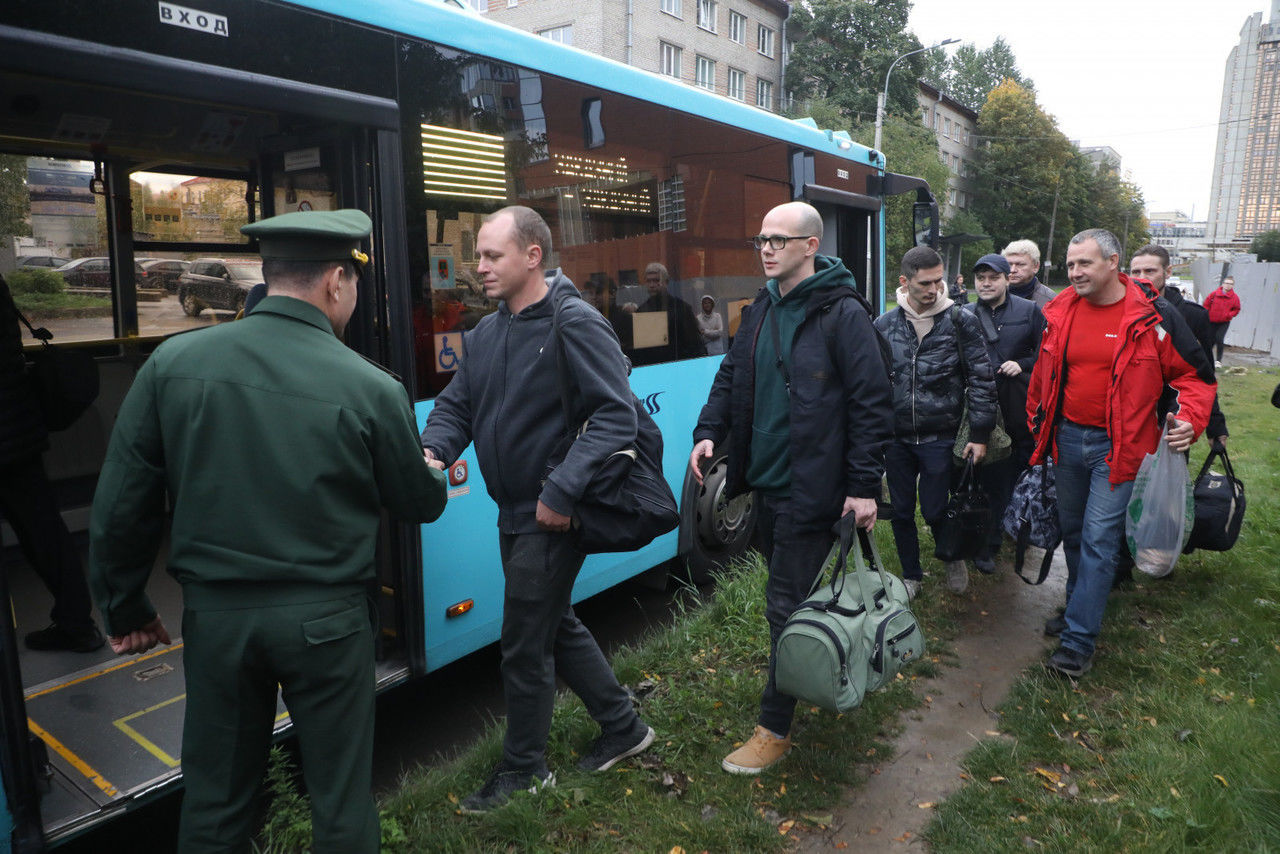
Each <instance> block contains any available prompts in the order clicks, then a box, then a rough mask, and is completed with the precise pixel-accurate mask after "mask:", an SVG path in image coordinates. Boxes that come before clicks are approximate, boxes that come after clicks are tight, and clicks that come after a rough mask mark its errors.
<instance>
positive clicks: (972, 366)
mask: <svg viewBox="0 0 1280 854" xmlns="http://www.w3.org/2000/svg"><path fill="white" fill-rule="evenodd" d="M943 275H944V274H943V270H942V258H941V257H940V256H939V255H938V253H937V252H935V251H934V250H932V249H930V248H929V247H928V246H917V247H915V248H914V249H910V250H908V251H907V254H906V255H904V256H902V274H901V275H900V276H899V277H898V282H899V285H900V287H899V288H898V307H897V308H896V309H894V310H893V311H889V312H886V313H884V314H882V315H880V317H878V318H876V324H875V325H876V329H878V330H880V334H882V335H883V336H884V337H885V338H886V339H887V340H888V342H889V347H890V349H891V350H892V352H893V366H892V368H893V409H894V421H895V433H896V438H895V441H893V442H892V443H890V445H889V449H888V451H887V452H886V454H885V471H886V474H887V475H888V480H889V500H890V501H891V502H893V539H894V543H895V545H896V546H897V548H898V558H899V560H900V561H901V562H902V577H903V579H904V580H905V581H906V582H907V589H908V590H909V591H910V592H911V593H912V595H915V593H916V592H917V591H919V589H920V582H921V580H922V579H923V577H924V572H923V570H922V569H921V567H920V540H919V536H918V534H917V532H916V522H915V516H916V483H917V481H919V489H920V514H921V515H922V516H924V520H925V521H926V522H928V523H929V525H930V526H931V527H932V526H933V525H934V524H936V523H937V521H938V520H939V519H940V518H942V514H943V513H944V512H945V511H946V508H947V498H948V491H949V485H950V482H951V456H952V454H951V447H952V445H953V444H954V443H955V440H956V433H957V431H958V430H959V428H960V417H961V414H962V413H963V412H964V407H965V403H966V401H967V403H968V405H969V443H968V444H967V445H966V446H965V449H964V450H965V455H966V456H970V455H972V457H973V459H974V462H975V463H980V462H982V458H983V456H985V454H986V451H987V438H988V437H989V436H990V435H991V430H992V428H993V427H995V424H996V387H995V381H994V380H993V378H992V371H991V360H990V359H989V358H988V357H987V348H986V345H985V344H984V343H983V339H982V332H981V330H980V329H979V328H978V321H977V319H975V318H974V316H973V315H972V314H969V313H968V312H965V311H963V310H961V308H960V306H958V305H956V304H955V303H953V302H952V301H951V298H950V297H948V296H946V295H945V294H943V293H942V288H941V287H940V286H941V284H942V279H943ZM957 335H958V336H959V337H958V338H957ZM961 349H963V352H964V358H963V360H962V359H961V358H960V351H961ZM946 569H947V589H949V590H950V591H951V592H952V593H955V594H957V595H959V594H961V593H963V592H964V591H965V590H967V589H968V586H969V570H968V567H966V566H965V563H964V561H962V560H955V561H948V562H947V565H946Z"/></svg>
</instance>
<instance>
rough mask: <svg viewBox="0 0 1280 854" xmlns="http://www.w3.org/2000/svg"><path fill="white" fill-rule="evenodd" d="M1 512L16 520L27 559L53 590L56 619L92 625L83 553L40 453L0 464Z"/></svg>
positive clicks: (65, 623) (68, 625)
mask: <svg viewBox="0 0 1280 854" xmlns="http://www.w3.org/2000/svg"><path fill="white" fill-rule="evenodd" d="M0 514H3V515H4V518H5V519H7V520H8V522H9V524H10V525H11V526H13V532H14V533H15V534H16V535H17V537H18V544H19V545H20V546H21V547H22V553H23V555H25V556H26V559H27V562H28V563H30V564H31V566H32V568H33V569H35V571H36V573H37V574H38V575H39V576H40V580H41V581H43V582H44V586H45V587H47V588H48V589H49V592H50V593H51V594H52V595H53V610H52V611H50V613H49V616H50V617H51V618H52V619H53V622H55V623H57V624H58V625H59V626H62V627H63V628H67V629H85V628H88V627H90V626H92V625H93V617H92V606H91V605H90V602H89V585H88V583H87V582H86V581H85V577H84V568H83V567H82V566H81V565H80V555H79V554H78V553H77V552H76V548H75V545H74V544H73V543H72V542H71V534H70V533H69V532H68V531H67V526H66V523H65V522H63V521H62V513H61V511H60V510H59V509H58V500H57V497H56V496H55V495H54V493H53V486H52V485H51V484H50V483H49V478H48V477H47V476H46V475H45V472H44V462H43V461H42V460H41V459H40V457H39V456H33V457H29V458H27V459H25V460H22V461H20V462H16V463H13V464H11V465H7V466H4V467H2V468H0Z"/></svg>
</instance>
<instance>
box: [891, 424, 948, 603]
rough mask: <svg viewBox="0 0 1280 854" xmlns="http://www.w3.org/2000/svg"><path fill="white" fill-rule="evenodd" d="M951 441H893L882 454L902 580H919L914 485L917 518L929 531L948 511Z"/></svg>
mask: <svg viewBox="0 0 1280 854" xmlns="http://www.w3.org/2000/svg"><path fill="white" fill-rule="evenodd" d="M954 444H955V440H954V439H938V440H937V441H933V442H922V443H921V444H919V445H916V444H912V443H910V442H903V441H901V440H897V439H895V440H894V441H892V442H890V443H889V447H888V448H887V449H886V451H885V456H884V471H885V479H886V480H888V481H889V501H890V502H891V503H892V504H893V512H892V513H891V514H890V517H889V518H890V519H891V520H892V522H893V544H894V546H896V547H897V550H898V561H899V562H900V563H901V564H902V577H903V578H914V579H916V580H919V579H920V578H922V577H924V571H923V570H922V569H921V568H920V536H919V534H918V533H917V531H916V494H917V491H916V484H917V481H918V482H919V496H920V515H921V516H923V517H924V520H925V522H927V523H928V524H929V526H930V527H931V528H932V527H933V525H934V524H935V523H937V521H938V520H939V519H941V518H942V514H943V513H945V512H946V510H947V498H948V497H949V494H950V491H951V474H952V471H951V470H952V463H951V448H952V446H953V445H954Z"/></svg>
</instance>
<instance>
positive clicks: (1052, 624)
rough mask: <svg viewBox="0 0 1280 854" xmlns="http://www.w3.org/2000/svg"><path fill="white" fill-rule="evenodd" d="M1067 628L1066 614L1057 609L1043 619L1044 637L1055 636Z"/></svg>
mask: <svg viewBox="0 0 1280 854" xmlns="http://www.w3.org/2000/svg"><path fill="white" fill-rule="evenodd" d="M1066 630H1067V616H1066V614H1064V613H1063V612H1061V611H1059V612H1058V613H1056V614H1054V615H1053V616H1052V617H1050V618H1049V619H1047V620H1045V621H1044V634H1045V637H1050V638H1056V637H1057V636H1058V635H1060V634H1062V633H1063V632H1065V631H1066Z"/></svg>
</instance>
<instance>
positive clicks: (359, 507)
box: [90, 210, 446, 854]
mask: <svg viewBox="0 0 1280 854" xmlns="http://www.w3.org/2000/svg"><path fill="white" fill-rule="evenodd" d="M242 231H243V232H244V233H245V234H247V235H250V236H251V237H255V238H257V239H258V240H259V242H260V245H261V254H262V257H263V260H264V263H263V276H264V278H265V279H266V280H267V286H268V296H267V297H266V298H264V299H263V300H262V302H261V303H259V304H258V306H257V307H256V308H255V309H254V311H253V313H252V314H251V315H250V316H249V317H247V318H245V320H244V321H242V322H240V323H229V324H224V325H220V326H216V327H210V328H207V329H202V330H196V331H193V332H189V333H186V334H183V335H180V336H176V337H174V338H172V339H171V340H169V341H166V342H165V343H164V344H162V345H161V346H160V347H159V348H158V349H157V350H156V351H155V353H154V354H152V356H151V358H150V359H148V360H147V363H146V364H145V365H144V366H143V367H142V370H141V371H139V372H138V376H137V379H136V380H135V381H134V384H133V387H132V388H131V389H130V390H129V394H128V396H127V397H126V398H125V401H124V404H123V405H122V407H121V409H120V414H119V417H118V419H117V421H116V427H115V430H114V431H113V433H112V436H111V443H110V446H109V447H108V449H107V458H106V462H105V464H104V465H103V468H102V474H101V476H100V478H99V481H98V490H97V494H96V495H95V496H94V504H93V517H92V520H91V524H90V537H91V541H90V562H91V569H90V581H91V583H92V587H93V591H94V595H95V597H96V598H97V600H98V604H99V606H100V608H101V610H102V614H103V618H104V620H105V622H106V625H107V629H108V635H109V640H110V642H111V646H112V649H114V650H115V651H116V652H117V653H138V652H143V651H145V650H148V649H150V648H151V647H153V646H155V644H156V643H157V642H159V643H168V642H169V634H168V631H167V629H166V628H165V625H164V623H163V622H162V621H161V619H160V616H159V615H158V614H157V613H156V610H155V608H154V607H152V605H151V603H150V601H148V599H147V596H146V593H145V586H146V581H147V576H148V574H149V573H150V570H151V567H152V564H153V563H154V561H155V557H156V553H157V551H158V549H159V546H160V542H161V539H162V538H163V536H164V528H165V525H164V511H165V492H166V488H167V489H168V491H169V493H170V498H171V501H172V504H173V522H172V530H171V533H170V546H169V572H170V573H171V574H172V575H173V576H174V577H175V578H176V579H177V580H178V581H179V582H181V584H182V588H183V600H184V611H183V619H182V630H183V636H184V637H183V640H184V643H185V648H184V651H183V655H184V663H185V668H186V684H187V702H186V719H185V724H184V730H183V739H182V769H183V774H184V776H185V782H186V795H185V798H184V800H183V804H182V818H181V826H180V829H179V849H178V850H179V851H181V852H183V854H191V852H206V851H209V852H212V851H240V850H245V849H246V846H247V845H248V838H249V833H250V831H251V829H252V822H253V817H254V809H253V806H254V801H255V796H256V794H257V792H258V789H259V787H260V784H261V781H262V777H263V771H264V769H265V765H266V758H267V752H268V748H269V747H270V745H271V734H272V727H273V722H274V719H275V714H276V711H275V710H276V686H277V684H278V685H279V686H280V690H281V692H282V693H283V696H284V701H285V705H286V706H287V707H288V709H289V713H290V716H291V717H292V719H293V724H294V727H295V731H296V733H297V735H298V741H299V745H300V747H301V750H302V770H303V776H304V779H305V781H306V786H307V791H308V793H309V794H310V796H311V802H312V822H313V830H314V847H313V849H312V850H314V851H316V852H322V851H323V852H335V854H336V852H342V854H347V852H376V851H377V850H378V845H379V827H378V814H377V810H376V808H375V806H374V801H373V796H372V793H371V790H370V784H371V781H370V777H371V771H372V757H373V714H374V672H373V626H372V619H371V614H372V610H371V606H370V600H369V591H370V587H371V585H372V584H373V583H374V581H375V567H374V545H375V541H376V539H377V533H378V525H379V519H380V515H381V510H382V508H383V507H386V508H387V509H389V510H390V511H391V512H392V513H393V514H395V515H396V516H399V517H401V518H403V519H406V520H411V521H418V522H427V521H431V520H432V519H435V518H436V517H437V516H438V515H439V514H440V513H441V511H442V510H443V509H444V504H445V492H446V485H445V478H444V475H443V474H442V473H441V472H438V471H435V470H433V469H431V468H430V467H429V466H428V465H427V462H426V460H424V458H423V455H422V450H421V447H420V446H419V445H418V441H417V430H416V428H415V423H414V418H413V413H412V410H411V409H410V406H409V399H408V396H407V395H406V393H405V390H404V388H403V387H402V386H401V385H400V383H399V382H397V381H396V380H395V379H394V378H392V377H391V376H389V375H388V374H387V373H385V372H384V371H382V370H380V369H379V368H378V367H377V366H375V365H373V364H371V363H369V362H367V361H366V360H365V359H363V358H362V357H361V356H359V355H357V354H356V353H354V352H353V351H351V350H349V349H348V348H347V347H346V346H344V345H343V343H342V341H341V336H342V334H343V331H344V330H345V328H346V325H347V322H348V320H349V319H350V318H351V314H352V311H353V310H354V309H355V305H356V293H357V286H358V283H359V281H360V271H361V269H362V268H363V267H364V265H365V264H366V263H367V262H368V256H367V255H365V254H364V252H362V251H361V249H360V245H361V242H362V240H364V239H365V238H366V237H368V235H369V233H370V231H371V223H370V221H369V218H368V216H366V215H365V214H364V213H362V212H360V211H356V210H341V211H326V212H305V213H290V214H284V215H283V216H278V217H272V218H270V219H266V220H263V221H261V222H258V223H253V224H250V225H247V226H245V227H244V228H243V229H242Z"/></svg>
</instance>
